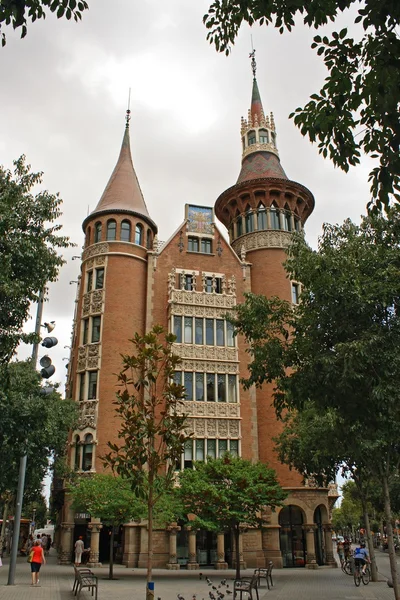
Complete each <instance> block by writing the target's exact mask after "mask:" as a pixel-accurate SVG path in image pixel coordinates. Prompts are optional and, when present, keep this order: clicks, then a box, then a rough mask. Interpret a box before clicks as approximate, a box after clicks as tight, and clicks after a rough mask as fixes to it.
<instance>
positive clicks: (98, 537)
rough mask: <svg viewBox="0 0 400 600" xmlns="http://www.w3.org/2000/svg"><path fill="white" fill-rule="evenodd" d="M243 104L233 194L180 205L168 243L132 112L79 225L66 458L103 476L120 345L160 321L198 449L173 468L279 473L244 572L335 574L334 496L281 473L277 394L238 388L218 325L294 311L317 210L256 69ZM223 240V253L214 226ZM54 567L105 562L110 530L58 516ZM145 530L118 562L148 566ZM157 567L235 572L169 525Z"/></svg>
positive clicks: (226, 337)
mask: <svg viewBox="0 0 400 600" xmlns="http://www.w3.org/2000/svg"><path fill="white" fill-rule="evenodd" d="M253 74H254V79H253V89H252V97H251V107H250V110H249V112H248V117H247V119H242V123H241V138H242V150H243V157H242V165H241V170H240V173H239V177H238V179H237V181H236V183H235V184H234V185H233V186H232V187H230V188H229V189H227V190H226V191H224V192H223V193H222V194H221V195H220V196H219V198H218V199H217V200H216V202H215V204H214V206H208V207H207V206H195V205H185V207H183V206H182V211H183V210H184V214H183V220H182V223H181V224H180V226H179V227H178V229H177V230H176V231H175V232H174V233H173V234H172V235H171V237H170V239H169V240H168V241H167V242H165V243H160V242H159V241H158V239H157V225H156V222H155V220H153V218H151V217H150V215H149V213H148V210H147V207H146V204H145V201H144V198H143V194H142V192H141V189H140V185H139V182H138V179H137V176H136V173H135V169H134V167H133V163H132V158H131V152H130V139H129V111H128V115H127V123H126V128H125V132H124V137H123V141H122V147H121V152H120V155H119V158H118V161H117V164H116V166H115V169H114V171H113V173H112V175H111V178H110V180H109V182H108V184H107V186H106V188H105V190H104V193H103V195H102V197H101V198H100V201H99V203H98V205H97V206H96V208H95V210H94V211H93V212H92V213H91V214H90V215H89V216H88V217H87V218H86V219H85V220H84V222H83V231H84V234H85V247H84V251H83V254H82V267H81V277H80V284H79V288H78V293H77V303H76V313H75V320H74V332H73V344H72V351H71V360H70V365H69V371H68V386H67V392H68V394H69V396H70V397H72V398H74V399H75V400H76V401H77V402H78V403H79V410H80V419H79V425H78V427H77V429H76V430H75V431H73V432H72V433H71V443H70V451H69V460H70V464H71V467H72V468H74V469H75V470H76V471H78V472H82V473H87V472H96V471H97V472H98V471H101V470H102V469H103V467H102V463H101V461H100V460H99V456H101V455H103V454H104V453H105V452H106V450H107V442H108V441H115V440H116V429H117V423H116V420H115V417H114V407H113V404H112V402H113V400H114V397H115V390H116V388H115V385H116V378H115V373H117V372H119V371H120V368H121V361H120V354H121V353H128V352H129V351H130V350H131V347H130V343H129V342H128V339H129V338H130V337H132V336H133V333H134V332H139V333H141V334H143V333H144V332H145V331H147V330H149V329H150V328H151V327H152V326H153V325H154V324H162V325H163V326H164V327H165V328H167V329H168V330H170V331H173V332H174V333H175V334H176V336H177V340H176V344H175V350H176V352H177V353H178V354H179V355H180V356H181V357H182V359H183V362H182V370H181V372H179V373H178V374H177V377H178V378H179V380H180V381H181V382H182V383H183V384H184V385H185V387H186V393H187V399H186V401H185V404H186V412H187V413H188V414H189V416H190V427H191V430H192V431H193V440H191V441H190V443H188V444H187V447H186V448H185V452H184V454H183V455H182V463H181V467H182V469H183V468H190V467H191V465H192V461H193V460H205V459H206V457H207V456H219V455H222V454H223V452H225V451H226V450H228V451H230V452H231V453H234V454H239V455H241V456H242V457H243V458H246V459H253V460H257V459H259V460H261V461H263V462H267V463H269V465H270V466H271V467H273V468H274V469H276V471H277V473H278V476H279V480H280V482H281V484H282V485H283V486H284V487H285V488H287V490H288V491H289V496H288V498H287V500H286V506H285V507H283V508H282V509H280V510H277V511H276V512H275V513H271V515H270V520H269V523H268V525H267V526H266V527H264V528H263V529H262V531H258V530H253V531H247V532H244V533H243V534H241V542H240V543H241V552H242V555H243V561H244V563H246V564H247V566H249V567H255V566H265V564H266V561H268V560H271V559H272V560H273V561H274V564H275V566H277V567H279V566H284V567H285V566H309V567H311V568H315V567H316V566H317V565H318V564H320V565H321V564H332V565H333V564H334V559H333V553H332V538H331V531H330V524H329V513H330V510H331V507H332V505H333V502H334V499H335V498H336V496H335V494H334V490H328V489H325V488H324V489H322V488H316V487H312V486H311V485H309V486H307V485H306V486H305V485H303V483H302V478H301V477H300V475H299V474H298V473H297V472H295V471H290V470H289V469H288V468H287V467H286V466H285V465H282V464H281V463H279V461H278V459H277V457H276V454H275V453H274V452H273V441H272V438H273V436H275V435H276V433H277V430H278V428H279V424H278V423H277V421H276V418H275V414H274V411H273V409H272V408H271V388H270V387H269V386H268V385H265V386H264V387H263V388H262V389H260V390H259V389H255V388H252V389H250V390H246V391H244V390H243V389H241V388H240V386H239V378H240V376H243V375H244V374H245V373H246V364H247V361H248V356H247V355H246V354H245V348H244V346H243V343H242V341H241V340H240V339H237V338H235V337H233V335H232V330H231V327H230V325H229V324H228V323H227V322H226V321H225V320H224V318H223V315H224V314H225V313H226V312H227V310H229V309H230V308H231V307H233V306H234V305H235V304H237V303H240V302H242V301H243V294H244V293H245V292H249V291H252V292H254V293H257V294H265V295H267V296H271V295H278V296H280V297H281V298H284V299H286V300H289V301H292V302H297V298H298V292H299V289H298V284H297V283H296V282H291V281H290V280H289V279H288V278H287V276H286V273H285V271H284V268H283V264H282V263H283V261H284V260H285V248H286V247H287V245H288V243H289V241H290V237H291V235H292V232H294V231H300V230H302V229H303V227H304V224H305V222H306V220H307V218H308V216H309V215H310V214H311V212H312V210H313V207H314V197H313V195H312V193H311V192H310V191H309V190H308V189H307V188H306V187H304V186H303V185H301V184H299V183H296V182H294V181H291V180H290V179H288V177H287V176H286V174H285V172H284V170H283V168H282V166H281V164H280V160H279V154H278V149H277V144H276V130H275V124H274V119H273V115H272V113H271V114H270V116H266V115H265V113H264V111H263V106H262V102H261V98H260V94H259V90H258V85H257V80H256V77H255V67H254V69H253ZM215 216H217V217H218V219H219V220H220V221H221V222H222V223H223V225H224V226H225V227H226V229H227V231H228V233H229V242H228V241H227V239H226V236H225V235H223V233H222V232H221V230H220V229H219V227H218V225H217V224H216V221H215ZM60 525H61V533H60V537H59V548H60V561H61V562H70V560H71V553H72V547H73V542H74V541H75V539H77V537H78V536H79V535H84V536H85V537H86V545H87V546H90V548H91V556H90V562H91V563H92V564H96V563H98V562H99V561H101V560H102V559H103V556H104V558H105V557H106V556H107V555H108V549H107V545H108V539H109V536H108V533H109V532H108V530H107V528H106V527H103V526H102V524H101V523H98V522H97V521H96V520H94V519H90V515H87V514H85V513H79V514H76V513H74V511H73V510H72V509H71V508H70V506H69V504H68V497H67V496H66V501H65V503H64V506H63V509H62V511H61V521H60ZM146 536H147V530H146V526H145V525H138V524H137V523H128V524H125V525H124V526H123V527H122V526H121V528H120V531H119V532H118V535H117V539H118V546H117V560H118V558H120V559H121V560H122V561H123V563H125V564H127V565H128V566H132V567H134V566H145V561H146V547H147V544H146ZM154 543H155V554H154V565H155V566H157V567H167V568H171V569H176V568H180V567H183V566H187V568H191V569H195V568H200V567H203V566H206V565H216V566H217V567H219V568H226V567H227V566H228V565H231V556H232V554H233V553H232V547H231V540H230V537H229V536H228V535H224V534H219V535H215V534H212V533H211V532H206V531H200V532H198V533H197V534H196V533H195V532H193V531H190V530H187V529H185V528H184V527H182V528H181V527H179V526H176V524H175V525H172V526H171V527H170V528H169V529H168V530H166V531H164V530H162V531H157V532H156V533H155V540H154Z"/></svg>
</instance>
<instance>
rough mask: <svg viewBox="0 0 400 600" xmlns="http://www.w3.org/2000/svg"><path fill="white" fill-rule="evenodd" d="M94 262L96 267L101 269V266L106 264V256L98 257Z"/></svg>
mask: <svg viewBox="0 0 400 600" xmlns="http://www.w3.org/2000/svg"><path fill="white" fill-rule="evenodd" d="M94 260H95V262H96V266H97V267H101V266H103V265H105V264H106V257H105V256H104V255H103V256H96V258H95V259H94Z"/></svg>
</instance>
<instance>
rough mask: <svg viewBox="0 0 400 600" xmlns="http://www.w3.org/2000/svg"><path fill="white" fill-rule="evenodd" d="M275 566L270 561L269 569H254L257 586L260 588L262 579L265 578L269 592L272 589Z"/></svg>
mask: <svg viewBox="0 0 400 600" xmlns="http://www.w3.org/2000/svg"><path fill="white" fill-rule="evenodd" d="M273 566H274V563H273V562H272V560H270V561H269V563H268V567H267V568H266V569H254V575H256V576H257V585H258V586H260V583H261V578H262V577H265V580H266V582H267V586H268V589H269V590H270V589H271V587H273V586H274V584H273V581H272V569H273Z"/></svg>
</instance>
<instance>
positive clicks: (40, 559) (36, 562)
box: [31, 540, 46, 585]
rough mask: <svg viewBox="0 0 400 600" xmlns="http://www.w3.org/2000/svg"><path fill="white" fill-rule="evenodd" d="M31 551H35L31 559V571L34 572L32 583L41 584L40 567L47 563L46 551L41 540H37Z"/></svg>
mask: <svg viewBox="0 0 400 600" xmlns="http://www.w3.org/2000/svg"><path fill="white" fill-rule="evenodd" d="M31 552H33V556H32V561H31V573H32V585H39V571H40V567H41V566H42V564H43V565H45V564H46V559H45V557H44V552H43V548H42V545H41V543H40V540H37V541H36V542H35V545H34V546H33V548H32V550H31Z"/></svg>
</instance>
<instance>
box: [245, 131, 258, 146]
mask: <svg viewBox="0 0 400 600" xmlns="http://www.w3.org/2000/svg"><path fill="white" fill-rule="evenodd" d="M255 143H256V132H255V131H249V133H248V134H247V145H248V146H252V145H253V144H255Z"/></svg>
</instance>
